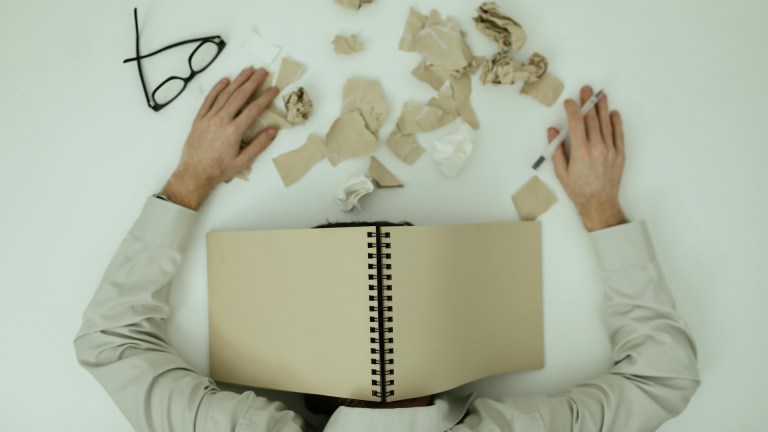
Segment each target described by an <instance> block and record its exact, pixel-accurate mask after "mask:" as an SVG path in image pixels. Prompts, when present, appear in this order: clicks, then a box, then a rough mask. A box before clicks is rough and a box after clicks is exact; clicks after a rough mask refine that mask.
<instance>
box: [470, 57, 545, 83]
mask: <svg viewBox="0 0 768 432" xmlns="http://www.w3.org/2000/svg"><path fill="white" fill-rule="evenodd" d="M548 66H549V63H548V62H547V58H546V57H544V56H543V55H541V54H539V53H533V54H532V55H531V57H530V58H529V59H528V63H527V64H526V63H523V62H521V61H518V60H514V59H512V58H511V57H509V55H508V53H506V52H504V51H501V52H498V53H496V54H495V55H494V56H493V57H491V58H489V59H487V60H485V61H484V62H483V67H482V70H481V71H480V82H482V83H483V84H514V83H515V82H517V81H524V82H526V83H533V82H536V81H538V80H539V79H541V77H542V76H544V74H545V73H546V72H547V68H548Z"/></svg>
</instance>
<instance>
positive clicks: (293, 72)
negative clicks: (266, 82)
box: [275, 58, 307, 91]
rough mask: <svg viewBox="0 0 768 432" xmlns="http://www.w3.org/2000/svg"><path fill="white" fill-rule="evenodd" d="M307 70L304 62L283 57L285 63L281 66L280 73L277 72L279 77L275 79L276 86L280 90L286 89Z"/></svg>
mask: <svg viewBox="0 0 768 432" xmlns="http://www.w3.org/2000/svg"><path fill="white" fill-rule="evenodd" d="M306 71H307V67H306V66H304V65H303V64H301V63H299V62H296V61H293V60H291V59H289V58H283V63H282V64H281V66H280V73H278V74H277V78H276V79H275V87H277V88H278V89H279V90H280V91H283V90H285V89H286V88H287V87H288V86H289V85H291V84H293V83H295V82H296V81H298V80H299V78H301V76H302V75H304V72H306Z"/></svg>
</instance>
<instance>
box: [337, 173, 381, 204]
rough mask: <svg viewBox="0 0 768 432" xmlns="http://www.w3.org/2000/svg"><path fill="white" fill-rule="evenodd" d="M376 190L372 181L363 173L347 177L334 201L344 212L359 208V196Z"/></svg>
mask: <svg viewBox="0 0 768 432" xmlns="http://www.w3.org/2000/svg"><path fill="white" fill-rule="evenodd" d="M374 190H376V186H375V185H374V184H373V181H371V179H369V178H368V177H366V176H364V175H360V176H357V177H353V178H351V179H349V181H347V182H346V183H344V186H343V187H342V189H341V191H340V192H339V193H338V195H336V202H337V203H339V206H340V207H341V209H342V210H344V211H345V212H351V211H353V210H360V203H359V201H360V198H362V197H364V196H365V195H368V194H369V193H371V192H373V191H374Z"/></svg>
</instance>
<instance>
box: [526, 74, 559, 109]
mask: <svg viewBox="0 0 768 432" xmlns="http://www.w3.org/2000/svg"><path fill="white" fill-rule="evenodd" d="M564 88H565V86H564V85H563V83H562V82H561V81H560V80H559V79H557V78H555V77H554V76H552V75H550V74H544V76H542V77H541V79H539V80H538V81H536V82H532V83H528V84H526V85H524V86H523V88H522V89H520V93H522V94H525V95H528V96H531V97H532V98H534V99H536V100H537V101H539V102H541V103H542V104H544V105H546V106H548V107H550V106H552V105H553V104H554V103H555V102H556V101H557V99H558V98H559V97H560V95H561V94H562V93H563V89H564Z"/></svg>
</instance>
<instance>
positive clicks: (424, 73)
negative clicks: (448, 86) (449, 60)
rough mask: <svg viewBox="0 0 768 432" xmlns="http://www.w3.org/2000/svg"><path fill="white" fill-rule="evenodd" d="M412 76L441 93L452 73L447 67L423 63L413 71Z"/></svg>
mask: <svg viewBox="0 0 768 432" xmlns="http://www.w3.org/2000/svg"><path fill="white" fill-rule="evenodd" d="M411 75H413V76H414V78H416V79H417V80H419V81H421V82H424V83H427V84H429V86H430V87H432V88H433V89H435V90H436V91H439V90H440V89H441V88H442V87H443V83H445V81H447V80H448V78H450V77H451V75H452V71H451V70H450V69H448V68H447V67H445V66H438V65H430V64H427V62H426V61H422V62H421V63H419V65H418V66H416V68H415V69H413V70H412V71H411Z"/></svg>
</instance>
